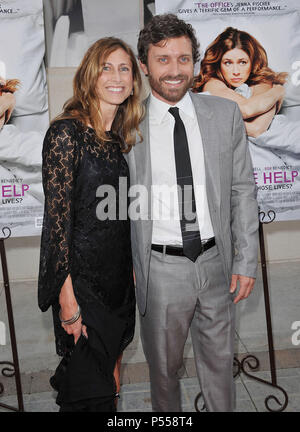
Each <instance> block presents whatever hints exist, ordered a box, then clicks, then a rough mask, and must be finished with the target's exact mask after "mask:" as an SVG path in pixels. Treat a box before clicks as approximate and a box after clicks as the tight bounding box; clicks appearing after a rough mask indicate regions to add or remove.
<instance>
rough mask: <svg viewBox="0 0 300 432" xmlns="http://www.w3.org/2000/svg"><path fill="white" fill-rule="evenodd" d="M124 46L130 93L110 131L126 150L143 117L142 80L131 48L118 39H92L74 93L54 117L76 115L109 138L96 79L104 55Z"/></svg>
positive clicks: (77, 73)
mask: <svg viewBox="0 0 300 432" xmlns="http://www.w3.org/2000/svg"><path fill="white" fill-rule="evenodd" d="M119 48H121V49H123V50H124V51H125V52H126V53H127V54H128V55H129V57H130V60H131V63H132V74H133V91H132V94H131V95H130V96H129V97H128V98H127V99H126V100H125V101H124V102H123V103H122V104H121V105H120V106H119V108H118V111H117V113H116V116H115V119H114V121H113V124H112V127H111V131H112V133H113V134H114V135H118V136H119V137H120V141H121V143H120V144H121V149H122V151H123V152H128V151H129V150H130V149H131V147H132V146H133V145H134V144H135V140H136V132H137V133H138V134H139V136H140V138H141V139H142V137H141V134H140V131H139V123H140V121H141V119H142V117H143V107H142V104H141V103H140V94H141V87H142V80H141V75H140V71H139V68H138V65H137V61H136V59H135V55H134V53H133V51H132V50H131V48H130V47H129V46H128V45H127V44H126V43H125V42H124V41H122V40H121V39H118V38H114V37H106V38H103V39H99V40H98V41H97V42H95V43H94V44H93V45H92V46H91V47H90V48H89V49H88V51H87V52H86V54H85V56H84V57H83V59H82V61H81V63H80V65H79V67H78V69H77V71H76V74H75V77H74V80H73V96H72V97H71V98H70V99H69V100H68V101H67V102H66V103H65V104H64V106H63V112H62V113H61V114H60V115H59V116H58V117H56V119H55V120H61V119H70V118H75V119H77V120H79V121H80V122H82V123H83V124H84V125H86V126H88V125H91V126H92V127H93V129H94V130H95V132H96V135H97V136H98V138H99V139H100V141H102V142H103V141H109V140H110V138H109V137H108V136H107V134H106V133H105V128H104V123H103V118H102V116H101V110H100V104H99V97H98V95H97V91H96V85H97V80H98V77H99V74H101V72H102V68H103V65H104V63H105V61H106V59H107V57H108V56H109V55H110V54H111V53H112V52H114V51H116V50H117V49H119Z"/></svg>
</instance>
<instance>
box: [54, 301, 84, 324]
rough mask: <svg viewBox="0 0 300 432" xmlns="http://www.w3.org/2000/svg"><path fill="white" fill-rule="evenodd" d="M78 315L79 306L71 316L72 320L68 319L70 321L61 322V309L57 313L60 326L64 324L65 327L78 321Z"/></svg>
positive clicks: (79, 312) (79, 311)
mask: <svg viewBox="0 0 300 432" xmlns="http://www.w3.org/2000/svg"><path fill="white" fill-rule="evenodd" d="M80 315H81V309H80V306H79V305H78V309H77V312H76V313H75V314H74V315H73V316H72V318H70V319H68V320H63V319H62V318H61V309H60V311H59V319H60V322H61V323H62V324H65V325H71V324H74V323H75V322H76V321H77V320H78V319H79V317H80Z"/></svg>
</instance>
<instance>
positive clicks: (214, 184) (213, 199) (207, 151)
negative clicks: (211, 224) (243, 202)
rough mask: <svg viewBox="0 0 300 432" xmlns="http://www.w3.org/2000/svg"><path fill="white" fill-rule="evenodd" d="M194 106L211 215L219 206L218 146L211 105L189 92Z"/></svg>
mask: <svg viewBox="0 0 300 432" xmlns="http://www.w3.org/2000/svg"><path fill="white" fill-rule="evenodd" d="M190 95H191V98H192V101H193V103H194V106H195V111H196V114H197V119H198V124H199V128H200V133H201V138H202V145H203V153H204V164H205V177H206V191H207V199H208V205H209V210H210V214H211V217H213V214H214V209H215V208H219V207H220V199H221V184H220V147H219V141H218V134H217V133H216V127H217V125H216V123H215V119H214V116H213V111H212V110H211V107H210V106H208V105H207V104H206V103H205V97H210V96H205V97H203V96H201V95H199V94H194V93H190Z"/></svg>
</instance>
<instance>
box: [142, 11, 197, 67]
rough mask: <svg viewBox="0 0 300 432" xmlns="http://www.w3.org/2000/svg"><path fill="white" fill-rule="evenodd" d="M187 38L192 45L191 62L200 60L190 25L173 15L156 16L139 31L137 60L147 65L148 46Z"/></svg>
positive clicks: (193, 31)
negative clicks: (167, 40) (183, 37)
mask: <svg viewBox="0 0 300 432" xmlns="http://www.w3.org/2000/svg"><path fill="white" fill-rule="evenodd" d="M181 36H187V37H188V38H189V39H190V41H191V43H192V52H193V61H194V63H197V61H198V60H199V58H200V54H199V43H198V41H197V38H196V35H195V30H194V29H193V27H192V26H191V24H188V23H186V22H185V21H183V20H181V19H179V18H177V16H176V15H174V14H164V15H156V16H154V17H153V18H152V19H151V21H149V22H148V23H147V24H146V26H145V27H144V28H143V30H141V31H140V34H139V40H138V58H139V60H140V61H141V62H142V63H143V64H145V65H147V59H148V51H149V45H150V44H152V45H156V44H158V43H159V42H162V41H164V40H166V39H170V38H178V37H181Z"/></svg>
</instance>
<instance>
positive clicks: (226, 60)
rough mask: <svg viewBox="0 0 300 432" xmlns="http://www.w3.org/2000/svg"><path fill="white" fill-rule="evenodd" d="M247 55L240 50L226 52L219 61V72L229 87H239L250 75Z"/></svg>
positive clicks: (249, 62)
mask: <svg viewBox="0 0 300 432" xmlns="http://www.w3.org/2000/svg"><path fill="white" fill-rule="evenodd" d="M251 66H252V65H251V61H250V58H249V56H248V54H247V53H246V52H245V51H243V50H241V49H240V48H234V49H232V50H229V51H227V52H226V53H225V54H224V55H223V57H222V60H221V72H222V75H223V77H224V80H225V81H226V83H227V84H228V86H230V87H239V86H240V85H242V84H243V83H245V82H246V81H247V79H248V78H249V75H250V73H251Z"/></svg>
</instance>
